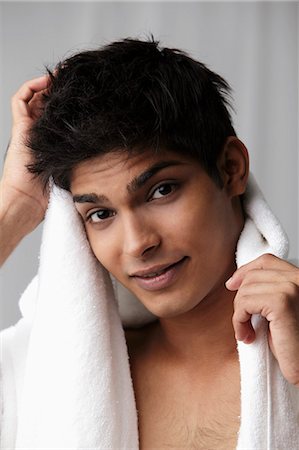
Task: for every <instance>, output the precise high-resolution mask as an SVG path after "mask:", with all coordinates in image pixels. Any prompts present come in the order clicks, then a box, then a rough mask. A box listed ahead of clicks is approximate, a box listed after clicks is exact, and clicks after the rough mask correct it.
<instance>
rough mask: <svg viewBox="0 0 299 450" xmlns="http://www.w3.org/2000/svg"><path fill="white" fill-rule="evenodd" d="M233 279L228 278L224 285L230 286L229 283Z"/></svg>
mask: <svg viewBox="0 0 299 450" xmlns="http://www.w3.org/2000/svg"><path fill="white" fill-rule="evenodd" d="M232 279H233V277H230V278H229V279H228V280H227V281H226V282H225V285H227V284H230V282H231V281H232Z"/></svg>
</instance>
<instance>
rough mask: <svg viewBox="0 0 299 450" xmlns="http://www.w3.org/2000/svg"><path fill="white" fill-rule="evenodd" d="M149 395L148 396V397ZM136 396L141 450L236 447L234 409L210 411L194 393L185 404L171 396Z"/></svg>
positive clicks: (236, 415)
mask: <svg viewBox="0 0 299 450" xmlns="http://www.w3.org/2000/svg"><path fill="white" fill-rule="evenodd" d="M147 395H150V392H148V393H147ZM170 395H171V394H170V393H169V396H168V395H167V393H165V392H164V393H161V392H160V393H159V395H153V396H152V398H151V399H149V397H147V396H146V395H145V394H144V395H143V394H141V395H140V394H138V393H137V395H136V403H137V411H138V424H139V439H140V449H141V450H145V449H147V450H148V449H156V450H157V449H159V450H162V449H163V450H164V449H181V450H183V449H184V450H191V449H192V450H193V449H196V450H233V449H235V448H236V445H237V433H238V430H239V410H238V407H237V405H229V407H227V405H224V404H222V405H220V404H218V408H217V406H216V405H215V409H214V410H213V411H211V410H210V407H209V406H208V407H207V408H205V405H206V402H201V399H200V398H198V396H197V395H196V394H195V393H194V395H193V397H190V396H188V397H187V398H185V399H184V400H183V399H182V398H177V396H176V394H175V393H173V394H172V397H171V398H170Z"/></svg>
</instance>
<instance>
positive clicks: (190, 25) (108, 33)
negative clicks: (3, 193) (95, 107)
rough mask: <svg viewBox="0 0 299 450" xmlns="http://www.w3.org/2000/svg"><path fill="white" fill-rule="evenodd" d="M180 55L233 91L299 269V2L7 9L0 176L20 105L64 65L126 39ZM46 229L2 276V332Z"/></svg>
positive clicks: (0, 79) (0, 82) (0, 38)
mask: <svg viewBox="0 0 299 450" xmlns="http://www.w3.org/2000/svg"><path fill="white" fill-rule="evenodd" d="M150 33H153V35H154V37H155V38H156V39H158V40H160V41H161V45H163V46H169V47H177V48H180V49H183V50H185V51H187V52H188V53H189V54H190V55H191V56H192V57H194V58H196V59H199V60H201V61H202V62H204V63H205V64H207V65H208V66H209V68H211V69H212V70H214V71H216V72H218V73H219V74H220V75H222V76H223V77H224V78H225V79H226V80H227V81H228V82H229V83H230V85H231V86H232V88H233V97H234V108H235V114H234V115H233V119H234V125H235V128H236V131H237V133H238V135H239V137H240V138H241V139H242V140H243V142H244V143H245V144H246V145H247V147H248V150H249V153H250V156H251V170H252V172H253V173H254V174H255V176H256V179H257V181H258V183H259V185H260V187H261V189H262V191H263V192H264V195H265V197H266V199H267V200H268V202H269V204H270V205H271V207H272V209H273V211H274V212H275V214H276V215H277V216H278V217H279V219H280V221H281V222H282V224H283V226H284V228H285V230H286V231H287V233H288V235H289V238H290V255H289V257H290V258H289V259H290V260H291V261H292V262H295V263H297V264H298V254H299V243H298V221H299V206H298V194H299V192H298V171H299V163H298V119H299V117H298V61H299V55H298V53H299V50H298V47H299V46H298V35H299V7H298V2H248V3H247V2H223V1H222V2H185V1H182V2H170V1H164V2H158V1H155V2H143V1H135V2H125V1H121V2H113V1H106V2H26V1H22V2H10V1H7V2H0V67H1V69H0V89H1V92H0V95H1V102H0V124H1V133H0V170H1V168H2V165H3V159H4V153H5V150H6V147H7V143H8V140H9V136H10V127H11V117H10V98H11V96H12V95H13V94H14V92H15V91H16V90H17V89H18V88H19V86H20V85H21V84H22V83H23V82H24V81H25V80H27V79H30V78H33V77H36V76H39V75H41V74H43V73H45V70H44V65H49V66H50V67H53V66H54V65H55V64H56V63H57V62H58V61H59V60H60V59H64V58H65V57H67V56H70V55H71V54H72V53H74V52H77V51H79V50H81V49H93V48H96V47H98V46H101V45H103V44H106V43H108V42H110V41H112V40H116V39H120V38H125V37H139V38H146V37H147V36H148V35H149V34H150ZM41 234H42V226H40V227H39V228H38V229H37V230H36V231H34V233H32V234H31V235H30V236H28V237H26V238H25V239H24V240H23V241H22V243H21V244H20V245H19V247H18V248H17V249H16V251H15V252H14V253H13V255H11V256H10V258H9V259H8V260H7V262H6V263H5V265H4V266H3V267H2V269H1V270H0V302H1V303H0V308H1V309H0V328H5V327H7V326H9V325H11V324H14V323H15V322H16V321H17V320H18V318H19V317H20V313H19V309H18V300H19V298H20V295H21V293H22V292H23V290H24V289H25V287H26V286H27V284H28V282H29V281H30V280H31V278H32V277H33V276H34V275H35V273H36V271H37V269H38V255H39V247H40V241H41Z"/></svg>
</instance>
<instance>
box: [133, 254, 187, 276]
mask: <svg viewBox="0 0 299 450" xmlns="http://www.w3.org/2000/svg"><path fill="white" fill-rule="evenodd" d="M186 258H187V256H184V257H183V258H180V259H179V260H177V261H175V262H173V263H167V264H159V265H155V266H151V267H149V268H147V269H143V270H138V271H137V272H133V273H132V274H130V277H139V278H148V277H151V276H157V275H159V274H160V273H163V272H165V271H166V270H168V269H170V268H171V267H173V266H175V265H176V264H178V263H180V262H182V261H183V260H184V259H186Z"/></svg>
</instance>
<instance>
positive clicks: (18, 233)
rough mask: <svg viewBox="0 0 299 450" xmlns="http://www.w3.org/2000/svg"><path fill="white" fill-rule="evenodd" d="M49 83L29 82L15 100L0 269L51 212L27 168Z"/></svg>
mask: <svg viewBox="0 0 299 450" xmlns="http://www.w3.org/2000/svg"><path fill="white" fill-rule="evenodd" d="M48 83H49V77H48V76H43V77H39V78H35V79H34V80H30V81H27V82H26V83H24V84H23V85H22V86H21V88H20V89H19V90H18V91H17V93H16V94H15V95H14V96H13V98H12V103H11V105H12V117H13V126H12V137H11V141H10V144H9V147H8V150H7V155H6V159H5V164H4V169H3V174H2V179H1V181H0V266H1V265H2V264H3V263H4V262H5V260H6V259H7V258H8V256H9V255H10V254H11V252H12V251H13V250H14V248H15V247H16V246H17V245H18V243H19V242H20V241H21V239H22V238H23V237H24V236H26V235H27V234H29V233H30V232H31V231H33V230H34V229H35V228H36V227H37V226H38V225H39V223H41V222H42V220H43V218H44V215H45V211H46V208H47V204H48V195H47V193H46V192H44V189H43V186H42V183H41V181H40V180H39V179H38V178H33V176H32V174H30V173H29V171H28V170H27V168H26V166H27V165H28V164H30V162H31V161H32V155H31V154H30V151H29V149H28V148H27V147H26V140H27V137H28V132H29V130H30V128H31V127H32V125H33V123H34V121H35V120H36V119H37V118H38V117H39V115H40V113H41V104H42V103H41V96H42V93H43V92H44V91H45V90H46V89H47V86H48Z"/></svg>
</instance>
